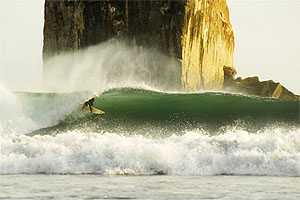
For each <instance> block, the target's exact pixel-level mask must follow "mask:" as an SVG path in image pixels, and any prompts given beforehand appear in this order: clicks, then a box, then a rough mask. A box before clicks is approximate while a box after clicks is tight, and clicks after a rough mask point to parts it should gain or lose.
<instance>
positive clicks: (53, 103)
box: [0, 83, 92, 137]
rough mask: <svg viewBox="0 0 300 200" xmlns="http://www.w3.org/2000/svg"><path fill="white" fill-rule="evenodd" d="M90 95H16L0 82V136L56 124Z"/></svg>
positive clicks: (84, 93) (86, 93)
mask: <svg viewBox="0 0 300 200" xmlns="http://www.w3.org/2000/svg"><path fill="white" fill-rule="evenodd" d="M90 96H92V95H91V93H88V92H83V93H76V94H75V93H74V94H65V95H50V94H49V95H47V94H44V95H32V94H30V93H27V94H25V95H21V96H17V95H16V94H15V93H13V92H11V91H10V90H9V89H7V88H5V87H4V86H3V85H1V83H0V137H1V135H15V134H17V135H20V134H25V133H28V132H31V131H34V130H37V129H41V128H45V127H49V126H53V125H56V124H58V123H59V121H60V120H62V119H64V118H65V116H66V115H68V114H70V113H71V112H72V111H74V110H76V109H77V108H79V107H80V104H81V103H82V102H83V101H84V100H86V99H87V98H88V97H90Z"/></svg>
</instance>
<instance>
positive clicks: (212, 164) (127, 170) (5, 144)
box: [0, 128, 300, 176]
mask: <svg viewBox="0 0 300 200" xmlns="http://www.w3.org/2000/svg"><path fill="white" fill-rule="evenodd" d="M0 145H1V146H2V150H1V155H0V158H1V159H0V173H1V174H19V173H26V174H36V173H45V174H102V175H157V174H167V175H194V176H203V175H266V176H300V164H299V163H300V148H299V146H300V130H299V129H297V128H295V129H292V130H289V129H285V128H271V129H268V130H264V131H262V132H260V133H249V132H247V131H243V130H241V129H239V130H238V129H236V130H231V131H229V130H228V132H226V133H222V134H217V135H214V136H212V135H210V134H208V133H206V132H204V131H199V130H198V131H197V130H194V131H189V132H186V133H185V134H184V135H181V136H178V135H173V136H170V137H166V138H151V137H145V136H141V135H139V136H138V135H134V136H122V135H120V134H119V133H102V134H101V133H93V132H90V133H83V132H81V131H80V130H76V131H69V132H65V133H62V134H59V135H56V136H49V135H48V136H34V137H28V136H24V135H23V136H16V137H15V138H1V141H0Z"/></svg>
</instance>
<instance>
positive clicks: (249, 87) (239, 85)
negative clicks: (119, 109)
mask: <svg viewBox="0 0 300 200" xmlns="http://www.w3.org/2000/svg"><path fill="white" fill-rule="evenodd" d="M234 76H235V72H233V71H230V70H229V69H228V68H226V67H224V77H225V81H224V90H226V91H230V92H235V93H243V94H248V95H254V96H261V97H272V98H276V99H281V100H286V101H298V100H300V98H299V96H297V95H295V94H293V93H292V92H291V91H289V90H288V89H287V88H285V87H284V86H283V85H281V84H280V83H276V82H274V81H272V80H268V81H260V80H259V78H258V77H257V76H254V77H247V78H245V79H242V78H241V77H239V78H236V79H235V78H234Z"/></svg>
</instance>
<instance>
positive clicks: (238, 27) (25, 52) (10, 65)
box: [0, 0, 300, 93]
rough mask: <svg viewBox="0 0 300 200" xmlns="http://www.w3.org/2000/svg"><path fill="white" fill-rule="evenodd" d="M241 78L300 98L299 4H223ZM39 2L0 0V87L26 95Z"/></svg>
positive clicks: (266, 0)
mask: <svg viewBox="0 0 300 200" xmlns="http://www.w3.org/2000/svg"><path fill="white" fill-rule="evenodd" d="M228 3H229V7H230V11H231V19H232V24H233V27H234V30H235V34H236V51H235V52H236V53H235V65H236V68H237V71H238V74H239V75H241V76H254V75H258V76H260V77H261V79H263V80H266V79H274V80H275V81H280V82H282V83H283V84H284V85H285V86H287V87H288V88H289V89H291V90H292V91H294V92H296V93H300V62H299V58H300V55H299V53H300V39H299V38H300V37H299V36H300V26H299V21H300V12H299V10H300V1H298V0H228ZM43 4H44V2H43V0H1V2H0V24H1V31H0V82H1V83H2V84H5V85H6V86H8V87H10V88H12V89H17V90H20V89H22V90H24V89H25V90H26V89H28V88H32V87H36V85H39V84H40V82H41V80H42V41H43Z"/></svg>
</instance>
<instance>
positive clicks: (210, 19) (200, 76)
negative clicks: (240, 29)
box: [182, 0, 234, 90]
mask: <svg viewBox="0 0 300 200" xmlns="http://www.w3.org/2000/svg"><path fill="white" fill-rule="evenodd" d="M233 51H234V34H233V30H232V26H231V23H230V18H229V10H228V7H227V3H226V0H189V1H187V4H186V10H185V19H184V28H183V35H182V83H183V86H184V87H185V88H186V89H188V90H199V89H221V88H222V87H223V82H224V71H223V67H224V66H226V67H231V68H233Z"/></svg>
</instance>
